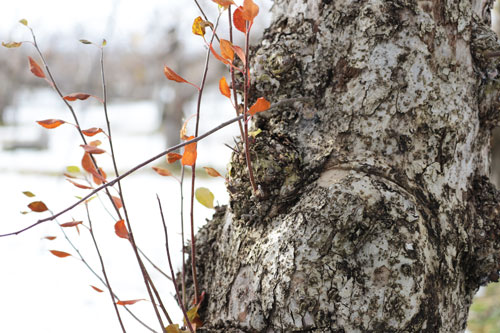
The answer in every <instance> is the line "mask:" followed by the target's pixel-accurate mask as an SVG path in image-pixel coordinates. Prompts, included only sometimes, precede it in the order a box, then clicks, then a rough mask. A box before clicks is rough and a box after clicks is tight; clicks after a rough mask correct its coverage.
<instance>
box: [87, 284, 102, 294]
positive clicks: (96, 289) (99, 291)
mask: <svg viewBox="0 0 500 333" xmlns="http://www.w3.org/2000/svg"><path fill="white" fill-rule="evenodd" d="M90 286H91V287H92V289H94V290H95V291H97V292H98V293H102V292H103V290H102V289H99V288H97V287H94V286H93V285H90Z"/></svg>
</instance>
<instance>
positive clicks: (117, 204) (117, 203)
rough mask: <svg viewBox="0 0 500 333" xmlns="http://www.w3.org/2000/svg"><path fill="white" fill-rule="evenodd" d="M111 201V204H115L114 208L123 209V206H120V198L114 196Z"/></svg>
mask: <svg viewBox="0 0 500 333" xmlns="http://www.w3.org/2000/svg"><path fill="white" fill-rule="evenodd" d="M111 199H113V202H114V203H115V206H116V208H118V209H120V208H122V207H123V204H122V201H121V199H120V198H118V197H115V196H113V195H112V196H111Z"/></svg>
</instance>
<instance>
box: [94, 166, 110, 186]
mask: <svg viewBox="0 0 500 333" xmlns="http://www.w3.org/2000/svg"><path fill="white" fill-rule="evenodd" d="M99 172H100V173H101V175H102V176H101V177H100V178H97V177H96V176H94V175H92V180H94V183H95V184H96V185H101V184H102V183H104V181H106V177H107V175H106V172H104V170H103V169H102V168H99Z"/></svg>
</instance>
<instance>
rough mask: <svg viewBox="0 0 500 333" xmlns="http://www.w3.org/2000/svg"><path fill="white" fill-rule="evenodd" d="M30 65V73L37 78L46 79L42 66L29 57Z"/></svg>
mask: <svg viewBox="0 0 500 333" xmlns="http://www.w3.org/2000/svg"><path fill="white" fill-rule="evenodd" d="M28 60H29V63H30V71H31V73H33V74H34V75H35V76H37V77H40V78H42V79H44V78H45V73H44V72H43V70H42V68H41V67H40V65H38V64H37V63H36V61H35V60H33V58H32V57H28Z"/></svg>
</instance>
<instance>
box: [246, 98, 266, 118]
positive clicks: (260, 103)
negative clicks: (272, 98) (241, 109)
mask: <svg viewBox="0 0 500 333" xmlns="http://www.w3.org/2000/svg"><path fill="white" fill-rule="evenodd" d="M270 106H271V103H269V102H268V101H267V100H266V99H265V98H264V97H260V98H259V99H258V100H257V102H255V104H254V105H252V106H251V107H250V110H248V113H250V114H251V115H252V116H253V115H254V114H256V113H257V112H262V111H266V110H267V109H269V107H270Z"/></svg>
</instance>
